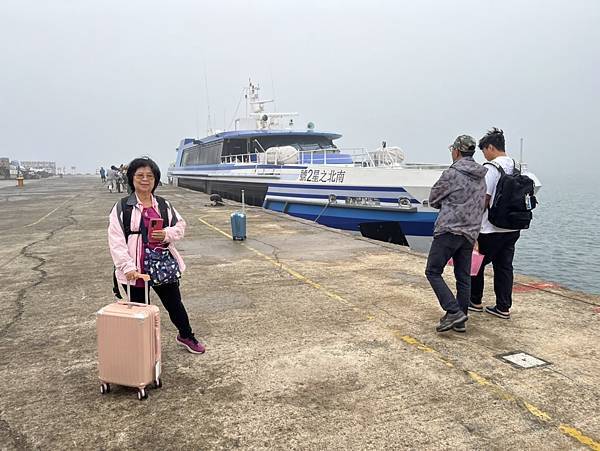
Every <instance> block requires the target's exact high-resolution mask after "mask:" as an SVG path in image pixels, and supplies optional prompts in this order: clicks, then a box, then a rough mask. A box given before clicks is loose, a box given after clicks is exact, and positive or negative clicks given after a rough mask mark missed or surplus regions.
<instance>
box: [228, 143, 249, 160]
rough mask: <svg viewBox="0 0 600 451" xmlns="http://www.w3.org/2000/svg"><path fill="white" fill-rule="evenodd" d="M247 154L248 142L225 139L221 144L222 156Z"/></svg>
mask: <svg viewBox="0 0 600 451" xmlns="http://www.w3.org/2000/svg"><path fill="white" fill-rule="evenodd" d="M245 153H248V141H246V140H245V139H226V140H225V141H224V142H223V156H224V157H226V156H228V155H242V154H245Z"/></svg>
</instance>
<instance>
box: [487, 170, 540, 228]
mask: <svg viewBox="0 0 600 451" xmlns="http://www.w3.org/2000/svg"><path fill="white" fill-rule="evenodd" d="M513 163H514V165H515V166H514V170H513V173H512V174H511V175H508V174H507V173H506V172H504V169H502V166H500V165H499V164H497V163H493V162H487V163H484V165H486V164H489V165H492V166H494V167H495V168H496V169H498V171H499V172H500V179H499V180H498V184H497V185H496V195H495V196H494V201H493V202H492V205H490V208H489V211H488V220H489V221H490V222H491V223H492V224H493V225H495V226H496V227H500V228H502V229H512V230H522V229H528V228H529V224H530V223H531V219H532V218H533V214H532V212H531V210H533V209H534V208H535V207H536V206H537V199H536V198H535V195H534V185H535V184H534V182H533V180H531V179H530V178H529V177H527V176H526V175H523V174H521V167H520V166H517V163H516V162H515V160H513Z"/></svg>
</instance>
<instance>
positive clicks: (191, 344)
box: [176, 335, 206, 354]
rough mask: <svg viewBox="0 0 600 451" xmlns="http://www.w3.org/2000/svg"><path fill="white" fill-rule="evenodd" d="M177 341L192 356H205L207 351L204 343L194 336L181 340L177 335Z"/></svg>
mask: <svg viewBox="0 0 600 451" xmlns="http://www.w3.org/2000/svg"><path fill="white" fill-rule="evenodd" d="M176 340H177V343H179V344H180V345H181V346H183V347H185V348H186V349H187V350H188V351H189V352H191V353H192V354H204V351H205V350H206V349H205V348H204V346H203V345H202V343H200V342H199V341H198V340H196V338H195V337H194V336H193V335H192V337H191V338H181V336H180V335H177V338H176Z"/></svg>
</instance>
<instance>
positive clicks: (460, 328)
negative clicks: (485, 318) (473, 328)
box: [452, 322, 467, 334]
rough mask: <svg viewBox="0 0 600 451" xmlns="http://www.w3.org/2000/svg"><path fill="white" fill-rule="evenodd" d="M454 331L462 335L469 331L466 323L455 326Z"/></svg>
mask: <svg viewBox="0 0 600 451" xmlns="http://www.w3.org/2000/svg"><path fill="white" fill-rule="evenodd" d="M452 330H453V331H454V332H459V333H461V334H464V333H465V332H466V331H467V325H466V324H465V323H464V322H463V323H458V324H455V325H454V326H452Z"/></svg>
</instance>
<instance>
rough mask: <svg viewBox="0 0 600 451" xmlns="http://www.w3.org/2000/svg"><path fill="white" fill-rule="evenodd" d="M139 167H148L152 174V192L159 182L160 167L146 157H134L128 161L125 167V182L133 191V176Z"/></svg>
mask: <svg viewBox="0 0 600 451" xmlns="http://www.w3.org/2000/svg"><path fill="white" fill-rule="evenodd" d="M139 168H150V170H151V171H152V173H153V174H154V188H152V192H153V193H154V190H155V189H156V187H157V186H158V184H159V182H160V169H159V168H158V165H157V164H156V163H155V162H154V161H153V160H152V159H150V158H148V157H141V158H136V159H135V160H132V161H131V163H129V166H128V167H127V184H128V185H129V188H131V191H132V192H134V191H135V188H134V186H133V176H134V175H135V172H136V171H137V170H138V169H139Z"/></svg>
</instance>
